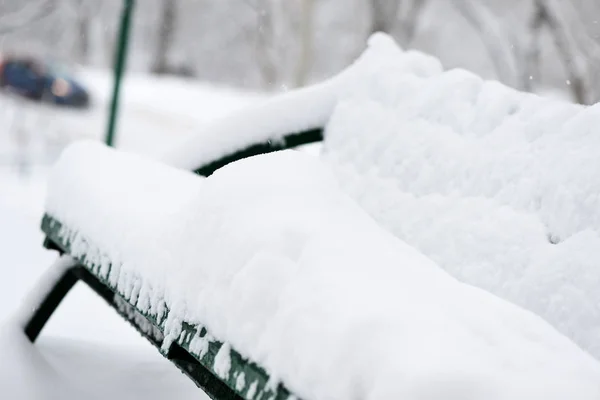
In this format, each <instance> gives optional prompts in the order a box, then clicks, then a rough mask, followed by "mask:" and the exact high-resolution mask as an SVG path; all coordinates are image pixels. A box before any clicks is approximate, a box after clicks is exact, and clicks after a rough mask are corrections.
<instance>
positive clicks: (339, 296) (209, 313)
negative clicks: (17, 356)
mask: <svg viewBox="0 0 600 400" xmlns="http://www.w3.org/2000/svg"><path fill="white" fill-rule="evenodd" d="M47 211H48V212H49V213H50V214H51V215H53V216H54V217H55V218H57V219H59V220H60V221H62V222H64V223H67V224H68V225H69V226H70V228H73V229H76V230H77V237H78V238H80V239H81V240H77V238H75V240H74V241H73V242H72V243H73V248H72V249H73V252H74V255H75V256H77V255H80V254H81V253H82V252H87V255H88V256H89V257H91V258H92V261H95V262H98V263H102V262H105V261H106V260H108V261H110V262H112V263H113V265H118V266H119V268H113V269H111V272H110V274H111V276H109V279H110V280H111V281H113V282H114V283H115V285H116V286H117V287H118V290H119V291H120V292H121V293H122V294H123V295H124V297H125V298H126V299H128V300H129V301H130V302H131V303H132V304H134V305H136V307H137V308H138V309H140V310H142V311H144V312H148V313H154V312H155V311H156V309H157V308H160V305H161V304H163V303H164V306H166V307H168V308H169V310H170V312H169V315H168V320H167V321H166V323H165V333H166V337H176V336H178V335H179V332H181V323H182V321H183V320H186V321H188V322H190V323H192V324H202V325H203V326H205V327H206V328H207V329H208V330H209V332H210V333H211V335H212V337H215V338H219V340H221V341H223V342H225V345H224V346H223V347H222V348H221V350H222V351H220V352H219V353H220V354H219V355H217V357H216V358H215V363H217V362H218V365H215V367H218V371H219V373H220V374H222V375H223V376H226V375H227V374H228V372H229V363H230V360H229V359H228V354H227V350H229V349H230V348H231V349H235V350H237V351H238V352H239V353H240V354H242V355H243V356H245V357H248V358H250V359H252V360H254V361H255V362H257V363H258V364H259V365H262V366H264V367H265V368H266V370H267V371H268V372H269V373H270V375H271V376H272V377H273V378H274V379H275V380H280V381H282V382H283V383H284V384H285V385H286V386H287V387H288V388H289V389H291V390H292V392H294V393H295V394H296V395H298V396H299V397H301V398H306V399H329V398H332V399H333V398H336V399H338V398H339V399H351V398H360V399H366V400H383V399H400V398H402V399H407V400H417V399H418V400H422V399H431V400H434V399H444V400H448V399H486V400H490V399H494V400H505V399H506V400H508V399H510V400H515V399H524V400H525V399H527V400H535V399H540V400H541V399H544V400H552V399H554V400H559V399H560V400H563V399H565V398H577V399H578V400H587V399H589V400H595V399H598V398H599V397H600V365H599V364H598V363H597V362H596V361H595V360H594V359H593V358H592V357H590V356H589V355H587V354H586V353H585V352H583V351H581V350H580V349H579V348H578V347H577V346H575V345H574V344H573V343H572V342H571V341H570V340H568V339H567V338H566V337H564V336H562V335H560V334H559V333H558V332H557V331H555V330H554V329H553V328H552V327H550V326H549V325H548V324H547V323H546V322H544V321H543V320H542V319H541V318H539V317H537V316H535V315H534V314H532V313H530V312H528V311H525V310H522V309H520V308H518V307H517V306H515V305H512V304H510V303H508V302H505V301H503V300H501V299H499V298H497V297H495V296H493V295H491V294H489V293H487V292H485V291H483V290H480V289H477V288H474V287H471V286H468V285H465V284H462V283H460V282H458V281H457V280H455V279H454V278H452V277H451V276H450V275H448V274H447V273H446V272H444V271H443V270H442V269H441V268H439V267H438V266H437V265H436V264H435V263H434V262H433V261H431V260H430V259H428V258H427V257H425V256H424V255H422V254H421V253H420V252H418V251H417V250H416V249H415V248H413V247H411V246H409V245H407V244H406V243H404V242H403V241H401V240H399V239H397V238H396V237H394V236H393V235H391V234H389V233H387V232H386V231H385V230H383V229H381V228H380V227H379V226H378V224H377V223H376V222H375V221H373V220H372V219H371V218H370V217H369V216H368V215H367V214H366V213H364V212H363V211H362V209H361V208H360V207H359V206H358V205H357V204H356V203H355V202H354V201H352V200H351V199H350V198H349V197H347V196H346V195H344V194H343V193H342V192H341V190H340V188H339V187H338V184H337V181H336V178H335V176H334V175H333V173H332V172H331V171H330V170H329V168H328V167H327V166H326V165H324V164H322V163H321V162H320V161H319V160H318V159H316V158H313V157H310V156H307V155H303V154H301V153H297V152H291V151H290V152H281V153H276V154H271V155H267V156H260V157H254V158H249V159H246V160H243V161H240V162H236V163H234V164H231V165H229V166H227V167H225V168H223V169H221V170H219V171H217V172H216V173H215V174H214V175H212V176H211V177H210V178H208V179H200V178H194V177H193V176H191V175H190V174H189V173H187V172H183V171H177V170H175V169H171V168H169V167H166V166H163V165H161V164H158V163H155V162H153V161H150V160H145V159H142V158H139V157H135V156H131V155H127V154H124V153H117V152H115V151H114V150H111V149H107V148H104V147H102V146H100V145H94V144H91V143H83V144H78V145H75V146H72V147H71V148H69V149H68V150H67V151H66V152H65V153H64V155H63V156H62V157H61V159H60V160H59V162H58V164H57V165H56V167H55V169H54V173H53V175H52V177H51V181H50V184H49V195H48V199H47ZM91 249H92V250H93V249H96V250H100V249H101V250H102V252H99V251H97V252H96V253H94V251H91ZM94 257H97V258H98V260H94V259H93V258H94ZM223 349H225V351H223ZM239 384H240V385H241V384H242V382H240V383H239ZM248 384H250V385H252V383H250V382H248ZM250 387H252V386H250Z"/></svg>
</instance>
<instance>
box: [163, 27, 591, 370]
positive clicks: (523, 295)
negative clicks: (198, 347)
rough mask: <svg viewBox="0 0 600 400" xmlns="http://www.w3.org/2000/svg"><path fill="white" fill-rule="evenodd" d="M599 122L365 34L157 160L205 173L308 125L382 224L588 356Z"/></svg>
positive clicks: (348, 187)
mask: <svg viewBox="0 0 600 400" xmlns="http://www.w3.org/2000/svg"><path fill="white" fill-rule="evenodd" d="M247 122H249V123H247ZM599 125H600V104H598V105H594V106H591V107H585V106H580V105H576V104H571V103H566V102H564V101H559V100H555V99H551V98H544V97H540V96H536V95H533V94H529V93H522V92H518V91H516V90H513V89H510V88H508V87H506V86H503V85H502V84H499V83H497V82H494V81H484V80H482V79H481V78H479V77H477V76H475V75H473V74H471V73H468V72H466V71H463V70H449V71H444V70H443V68H442V66H441V65H440V63H439V62H438V61H437V60H436V59H434V58H431V57H428V56H426V55H423V54H420V53H417V52H402V51H400V50H399V49H398V48H397V47H396V46H395V44H394V43H393V42H391V40H389V38H387V37H386V36H384V35H375V36H374V37H372V38H371V42H370V46H369V48H368V49H367V51H366V52H365V53H364V54H363V55H362V56H361V57H360V58H359V60H358V61H357V62H356V63H355V64H354V65H353V66H351V67H350V68H349V69H348V70H346V71H344V72H343V73H342V74H340V75H339V76H337V77H335V78H333V79H332V80H330V81H327V82H325V83H324V84H321V85H317V86H315V87H311V88H308V89H304V90H300V91H294V92H291V93H288V94H287V95H284V96H281V97H277V98H275V99H273V100H272V101H269V102H266V103H264V104H260V105H257V106H256V107H255V108H254V109H248V110H244V111H242V112H240V113H238V114H236V115H233V116H229V117H228V118H227V119H226V120H223V121H219V122H217V123H216V124H215V125H214V126H211V127H210V128H209V129H207V130H206V134H205V135H198V136H197V137H194V138H192V139H191V140H188V141H186V142H185V143H183V144H182V145H178V146H176V148H175V149H174V150H173V151H172V152H171V153H169V154H168V155H167V156H166V157H165V159H164V161H166V162H167V163H169V164H171V165H173V166H177V167H181V168H186V169H190V170H194V169H198V170H199V172H201V173H202V174H204V175H206V174H209V173H210V172H211V171H213V170H214V167H215V166H220V165H222V164H223V163H224V162H225V161H227V162H230V161H232V160H234V159H238V158H240V157H244V156H246V155H247V154H254V153H253V151H252V149H258V146H256V147H252V146H248V143H252V144H255V143H263V144H262V146H263V148H262V150H265V149H267V150H271V148H269V147H268V144H269V143H273V144H275V145H276V147H274V148H273V149H276V148H279V147H286V148H287V147H290V146H288V145H289V143H286V135H287V134H289V133H290V132H309V133H307V134H306V135H305V136H303V135H302V134H297V133H296V134H294V136H293V137H294V138H295V139H298V138H303V139H306V140H303V142H305V143H307V142H310V141H311V140H308V139H314V136H311V135H312V134H310V132H316V131H318V129H321V132H324V134H323V136H324V140H323V144H322V158H323V159H324V160H326V161H327V163H328V165H330V166H331V167H332V168H333V170H334V171H335V172H336V176H337V178H338V180H339V182H340V185H341V186H342V187H343V189H344V190H345V192H346V193H348V194H349V195H351V197H353V198H354V199H355V200H356V201H357V202H358V203H359V204H360V205H361V206H362V207H363V209H364V210H366V211H367V212H368V213H369V214H370V215H371V216H372V217H373V218H375V219H376V220H377V221H378V222H379V223H380V224H381V225H382V226H384V227H386V228H387V229H388V230H389V231H390V232H392V233H393V234H394V235H395V236H397V237H398V238H400V239H402V240H404V241H406V242H407V243H408V244H410V245H411V246H413V247H415V248H417V249H419V250H420V251H421V252H423V253H424V254H425V255H427V256H429V257H430V258H432V259H433V260H434V261H436V262H437V263H438V264H439V265H440V266H441V267H442V268H444V269H445V270H447V271H448V272H450V274H451V275H453V276H454V277H456V278H458V279H459V280H461V281H464V282H466V283H469V284H472V285H475V286H478V287H481V288H483V289H485V290H488V291H490V292H492V293H494V294H496V295H498V296H500V297H502V298H504V299H507V300H509V301H511V302H514V303H516V304H518V305H520V306H522V307H524V308H526V309H528V310H531V311H533V312H535V313H536V314H538V315H540V316H541V317H542V318H544V319H545V320H546V321H548V322H550V323H551V324H552V325H553V326H554V327H555V328H557V329H558V330H559V331H560V332H562V333H563V334H565V335H567V336H568V337H569V338H571V339H572V340H574V341H575V342H576V343H577V344H578V345H579V346H581V347H582V348H584V349H585V350H586V351H588V352H590V353H591V354H592V355H593V356H594V357H595V358H597V359H600V290H598V289H599V288H600V268H598V266H599V265H600V236H599V234H600V157H599V156H598V155H599V154H600V135H599V131H598V126H599ZM296 142H297V140H296ZM265 143H266V144H265ZM293 144H297V143H293ZM219 154H221V155H223V154H225V155H226V157H223V158H220V157H219Z"/></svg>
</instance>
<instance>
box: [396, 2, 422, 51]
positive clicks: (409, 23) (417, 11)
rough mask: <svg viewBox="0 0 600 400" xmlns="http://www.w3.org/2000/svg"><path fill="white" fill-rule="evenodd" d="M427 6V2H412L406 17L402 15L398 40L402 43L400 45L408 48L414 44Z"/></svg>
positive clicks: (405, 14)
mask: <svg viewBox="0 0 600 400" xmlns="http://www.w3.org/2000/svg"><path fill="white" fill-rule="evenodd" d="M404 4H408V3H404ZM425 4H427V0H412V1H411V2H410V4H409V5H408V7H407V8H408V10H407V11H406V12H405V13H404V15H402V13H400V26H399V29H398V30H399V35H398V36H399V37H398V40H399V41H400V45H401V46H402V47H408V46H410V44H411V43H412V41H413V39H414V37H415V33H416V32H417V28H418V26H419V19H420V16H421V14H422V12H423V9H424V8H425Z"/></svg>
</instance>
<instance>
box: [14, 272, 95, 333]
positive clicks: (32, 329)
mask: <svg viewBox="0 0 600 400" xmlns="http://www.w3.org/2000/svg"><path fill="white" fill-rule="evenodd" d="M81 268H83V267H81V266H76V267H72V268H69V269H68V270H66V271H65V272H64V273H63V275H62V276H61V278H60V279H59V280H58V281H57V282H56V284H55V285H54V287H53V288H52V289H51V290H50V292H48V294H47V295H46V297H45V298H44V300H43V301H42V302H41V304H40V305H39V307H38V308H37V309H36V310H35V312H34V314H33V316H32V317H31V319H29V321H28V322H27V325H25V335H27V337H28V338H29V340H30V341H31V342H32V343H33V342H35V340H36V339H37V337H38V336H39V334H40V332H41V331H42V329H43V328H44V326H45V325H46V323H47V322H48V320H49V319H50V316H51V315H52V314H53V313H54V311H55V310H56V308H57V307H58V306H59V305H60V302H61V301H62V300H63V299H64V298H65V296H66V295H67V293H69V290H71V289H72V288H73V286H74V285H75V284H76V283H77V281H78V280H79V274H78V273H77V272H78V271H77V270H78V269H81Z"/></svg>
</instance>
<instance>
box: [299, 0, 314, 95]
mask: <svg viewBox="0 0 600 400" xmlns="http://www.w3.org/2000/svg"><path fill="white" fill-rule="evenodd" d="M314 5H315V3H314V0H302V12H301V20H300V58H299V60H298V68H297V70H296V77H295V84H296V87H300V86H304V85H305V84H306V80H307V79H308V74H309V72H310V67H311V65H312V61H313V25H314Z"/></svg>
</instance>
